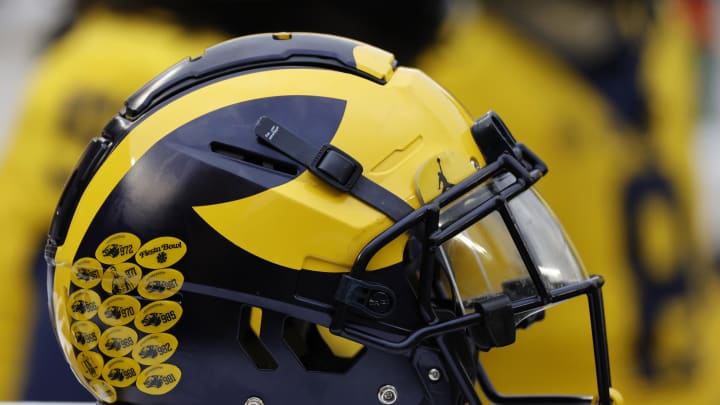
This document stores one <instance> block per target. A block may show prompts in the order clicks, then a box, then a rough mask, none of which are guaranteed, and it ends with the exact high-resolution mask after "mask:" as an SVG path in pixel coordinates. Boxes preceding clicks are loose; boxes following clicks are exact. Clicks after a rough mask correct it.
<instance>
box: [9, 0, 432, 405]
mask: <svg viewBox="0 0 720 405" xmlns="http://www.w3.org/2000/svg"><path fill="white" fill-rule="evenodd" d="M443 3H444V2H443V1H435V0H428V1H420V2H418V1H412V2H410V1H398V2H393V3H392V4H387V5H386V4H384V3H381V2H379V1H377V2H370V3H367V2H365V3H362V4H360V3H353V4H347V5H342V6H341V5H339V4H335V3H334V2H328V1H315V2H307V3H303V4H299V3H298V2H295V1H290V0H287V1H271V2H268V1H253V0H247V1H225V0H209V1H203V2H193V1H179V0H149V1H140V0H138V1H131V0H125V1H122V0H101V1H88V0H79V1H78V2H77V4H75V5H74V8H75V9H74V13H72V14H73V15H72V18H71V19H70V21H68V22H67V24H66V25H65V26H64V29H63V30H62V32H59V33H58V34H57V35H56V36H55V37H54V38H52V40H51V41H50V43H49V44H48V46H47V49H46V52H45V53H44V55H43V57H42V58H41V59H40V61H39V62H38V64H37V66H36V68H35V71H34V73H33V75H32V81H31V85H30V87H29V88H28V90H27V94H26V96H25V99H26V102H25V105H24V111H23V113H22V115H21V117H19V120H18V125H17V128H16V131H15V132H14V134H13V135H12V138H11V139H10V141H9V142H8V150H6V151H5V154H4V156H5V158H4V160H3V161H2V162H0V187H2V189H3V190H5V191H4V192H3V193H2V194H3V197H2V199H0V223H2V226H3V232H2V235H1V236H0V246H1V247H0V272H1V274H2V276H1V277H2V282H1V283H0V296H2V297H3V305H2V306H1V307H0V324H1V325H2V331H3V333H2V334H0V400H16V399H29V400H54V401H59V400H78V399H87V400H89V399H90V397H89V395H88V394H87V393H86V392H85V391H84V390H83V389H82V388H81V387H80V385H79V384H76V383H74V382H73V381H72V379H73V377H72V374H71V372H70V369H69V367H68V366H67V364H65V363H64V359H62V356H61V354H60V351H59V350H58V348H57V344H56V342H55V338H54V336H52V332H51V331H50V322H49V319H48V315H47V305H45V304H43V302H45V299H44V296H45V293H44V290H45V287H44V285H43V284H42V283H44V281H43V282H40V281H39V280H44V278H45V274H44V272H45V266H44V264H42V259H41V254H40V252H41V251H42V249H41V246H42V244H43V242H44V240H45V238H46V236H47V231H48V227H49V220H48V219H49V218H51V216H52V215H51V214H52V210H53V209H54V207H55V206H56V203H57V201H58V199H59V197H60V192H61V190H62V187H63V184H64V181H65V179H66V178H67V176H68V174H69V173H70V171H71V169H72V166H73V165H74V163H75V162H76V161H77V159H78V156H79V154H80V153H81V152H82V150H83V148H84V146H85V145H86V144H87V143H88V141H89V140H90V139H91V138H92V137H95V136H98V135H100V133H101V131H102V130H103V125H104V124H105V123H106V122H107V121H108V119H109V118H110V117H112V116H113V115H114V114H115V113H116V112H117V109H118V107H119V106H121V105H122V103H123V100H125V98H126V97H128V96H129V95H130V94H132V92H133V91H135V90H136V89H137V88H139V87H140V86H141V85H143V84H144V83H145V82H147V81H148V80H149V79H151V78H152V77H154V76H155V75H156V74H157V73H158V72H160V71H162V70H164V69H165V68H167V66H169V65H170V64H172V63H173V62H174V61H178V60H180V59H182V58H184V57H186V56H191V55H199V54H201V53H202V51H203V50H204V49H205V48H207V47H208V46H210V45H213V44H215V43H217V42H219V41H221V40H223V39H226V38H230V37H235V36H240V35H244V34H249V33H256V32H272V31H284V30H294V31H322V32H327V33H334V34H337V35H343V36H351V37H354V38H357V39H359V40H364V41H366V42H369V43H373V44H376V45H379V46H382V47H385V48H387V49H393V50H394V51H395V52H396V55H397V57H398V58H399V59H400V60H402V61H403V63H406V64H410V63H412V61H413V59H414V57H415V55H416V54H417V53H418V52H419V51H420V50H421V49H422V48H424V47H425V46H426V44H427V43H429V42H430V41H431V40H432V39H433V38H434V35H435V31H436V28H437V27H439V25H440V22H441V20H442V18H443V15H444V12H443V11H444V4H443ZM410 5H412V8H413V10H414V12H413V13H411V14H407V13H406V10H407V9H408V7H409V6H410ZM378 9H382V10H383V12H382V13H377V10H378ZM33 268H35V269H36V270H35V271H34V273H35V274H34V275H33V270H32V269H33Z"/></svg>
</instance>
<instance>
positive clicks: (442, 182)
mask: <svg viewBox="0 0 720 405" xmlns="http://www.w3.org/2000/svg"><path fill="white" fill-rule="evenodd" d="M437 164H438V167H439V168H440V170H439V171H438V173H437V175H438V190H442V192H443V193H444V192H446V191H448V190H450V188H451V187H452V186H454V184H452V183H450V182H449V181H448V179H447V177H445V173H443V168H442V164H440V158H437Z"/></svg>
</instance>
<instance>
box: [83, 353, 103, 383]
mask: <svg viewBox="0 0 720 405" xmlns="http://www.w3.org/2000/svg"><path fill="white" fill-rule="evenodd" d="M77 363H78V365H79V366H80V372H81V373H82V375H84V376H85V378H87V379H88V380H92V379H95V378H99V377H100V373H102V368H103V364H104V363H105V361H104V360H103V356H102V354H100V353H98V352H88V351H84V352H80V353H78V355H77Z"/></svg>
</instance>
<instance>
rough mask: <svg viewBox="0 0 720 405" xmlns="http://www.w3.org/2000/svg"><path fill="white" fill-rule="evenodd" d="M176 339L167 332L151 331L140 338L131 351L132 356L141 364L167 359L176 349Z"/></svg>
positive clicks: (156, 362) (162, 361) (152, 363)
mask: <svg viewBox="0 0 720 405" xmlns="http://www.w3.org/2000/svg"><path fill="white" fill-rule="evenodd" d="M177 346H178V340H177V338H176V337H175V336H173V335H171V334H169V333H153V334H151V335H147V336H145V337H144V338H142V339H141V340H140V341H139V342H138V344H137V345H135V348H134V349H133V351H132V357H133V358H134V359H135V360H137V361H138V363H140V364H143V365H146V366H148V365H154V364H160V363H164V362H165V361H167V360H168V359H169V358H170V357H171V356H172V355H173V354H174V353H175V350H176V349H177Z"/></svg>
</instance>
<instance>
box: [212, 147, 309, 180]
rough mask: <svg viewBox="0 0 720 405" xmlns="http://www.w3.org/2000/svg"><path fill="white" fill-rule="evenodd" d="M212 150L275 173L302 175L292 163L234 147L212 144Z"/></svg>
mask: <svg viewBox="0 0 720 405" xmlns="http://www.w3.org/2000/svg"><path fill="white" fill-rule="evenodd" d="M210 150H212V151H213V152H215V153H218V154H220V155H223V156H226V157H229V158H231V159H235V160H240V161H243V162H246V163H250V164H252V165H255V166H259V167H263V168H265V169H269V170H272V171H275V172H280V173H284V174H289V175H290V176H293V177H294V176H297V175H298V174H299V173H300V169H299V168H298V167H297V166H295V165H293V164H292V163H288V162H283V161H280V160H277V159H271V158H268V157H267V156H263V155H261V154H259V153H257V152H253V151H249V150H246V149H243V148H240V147H237V146H234V145H228V144H226V143H221V142H212V143H211V144H210Z"/></svg>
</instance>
